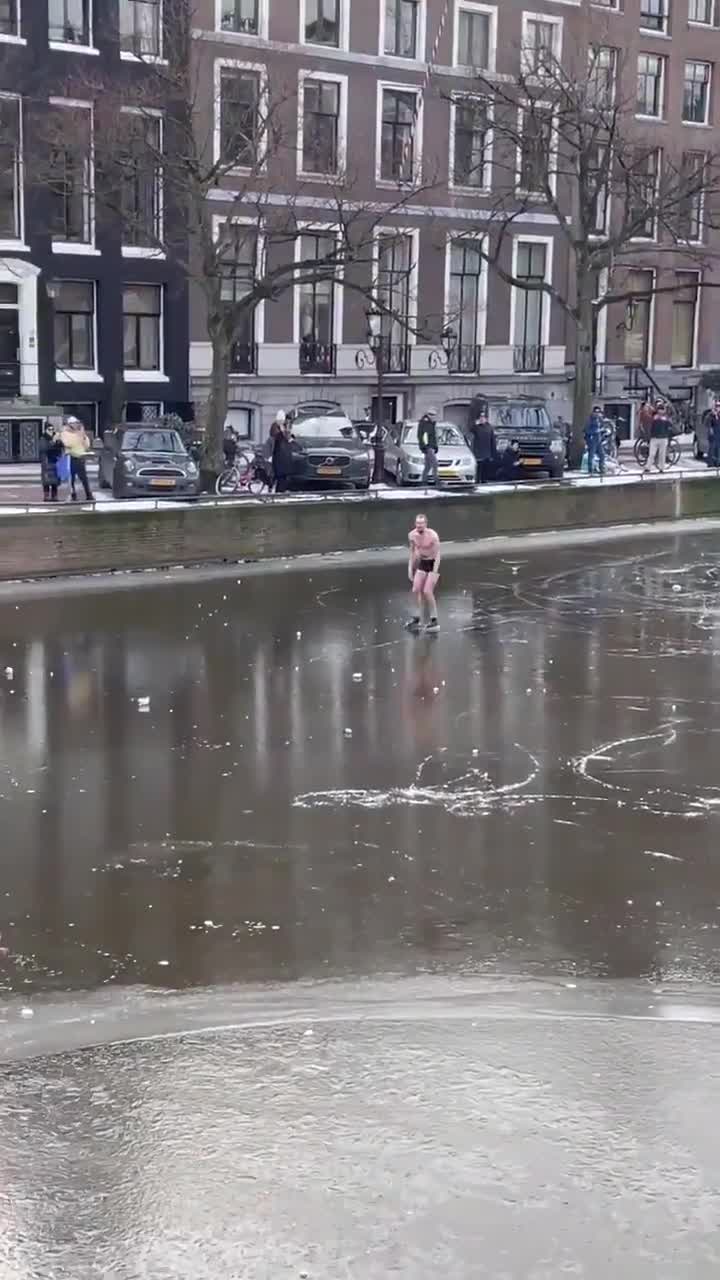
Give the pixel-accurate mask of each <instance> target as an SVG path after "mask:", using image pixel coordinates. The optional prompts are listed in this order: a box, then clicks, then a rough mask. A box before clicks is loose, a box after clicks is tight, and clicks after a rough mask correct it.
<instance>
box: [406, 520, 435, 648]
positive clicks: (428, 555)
mask: <svg viewBox="0 0 720 1280" xmlns="http://www.w3.org/2000/svg"><path fill="white" fill-rule="evenodd" d="M409 543H410V559H409V561H408V577H409V579H410V581H411V583H412V590H413V598H414V600H415V610H416V612H415V616H414V617H413V618H412V619H411V621H410V622H408V624H407V625H408V627H409V629H410V630H411V631H418V630H419V629H420V627H421V625H422V615H423V601H424V602H425V604H426V605H427V607H428V611H429V613H430V619H429V621H428V623H427V624H426V627H425V630H426V631H439V630H440V623H439V622H438V619H437V605H436V603H435V588H436V586H437V583H438V578H439V576H440V574H439V569H440V539H439V538H438V536H437V534H436V532H435V530H434V529H429V528H428V522H427V516H423V515H419V516H416V517H415V528H414V529H411V530H410V537H409Z"/></svg>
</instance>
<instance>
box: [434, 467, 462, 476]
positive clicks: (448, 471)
mask: <svg viewBox="0 0 720 1280" xmlns="http://www.w3.org/2000/svg"><path fill="white" fill-rule="evenodd" d="M438 475H439V476H454V475H457V472H456V471H453V468H452V467H441V468H440V470H439V471H438Z"/></svg>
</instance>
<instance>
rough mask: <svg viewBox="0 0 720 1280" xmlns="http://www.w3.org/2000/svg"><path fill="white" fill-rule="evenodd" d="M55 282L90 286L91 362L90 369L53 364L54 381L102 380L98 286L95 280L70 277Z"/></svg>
mask: <svg viewBox="0 0 720 1280" xmlns="http://www.w3.org/2000/svg"><path fill="white" fill-rule="evenodd" d="M56 283H57V284H89V285H91V287H92V305H93V309H92V335H93V363H92V368H91V369H79V368H77V367H76V366H75V365H68V366H66V365H62V364H55V366H54V368H55V381H56V382H59V383H67V382H104V381H105V379H104V378H103V376H102V374H101V373H99V372H98V306H97V303H98V288H97V280H75V279H70V277H68V278H67V279H66V278H63V279H62V280H58V281H57V282H56ZM54 350H55V311H54V308H53V353H54Z"/></svg>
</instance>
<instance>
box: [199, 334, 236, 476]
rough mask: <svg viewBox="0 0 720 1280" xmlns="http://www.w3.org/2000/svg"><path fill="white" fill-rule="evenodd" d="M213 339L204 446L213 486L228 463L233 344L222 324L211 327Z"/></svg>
mask: <svg viewBox="0 0 720 1280" xmlns="http://www.w3.org/2000/svg"><path fill="white" fill-rule="evenodd" d="M210 341H211V346H212V371H211V374H210V396H209V399H208V407H207V421H206V423H205V445H204V449H203V457H202V466H201V474H202V480H203V488H204V489H207V488H211V487H214V485H215V480H216V479H217V477H218V476H219V475H220V472H221V471H222V470H223V467H224V466H225V455H224V453H223V432H224V430H225V419H226V418H227V407H228V380H229V377H230V345H229V343H228V341H227V337H226V335H225V334H224V333H223V330H222V326H221V325H219V326H218V327H217V329H215V328H214V327H211V329H210Z"/></svg>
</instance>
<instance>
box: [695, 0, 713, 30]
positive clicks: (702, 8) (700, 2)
mask: <svg viewBox="0 0 720 1280" xmlns="http://www.w3.org/2000/svg"><path fill="white" fill-rule="evenodd" d="M688 18H689V19H690V21H691V22H701V23H702V24H703V26H705V27H716V26H717V25H718V6H717V0H690V3H689V5H688Z"/></svg>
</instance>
